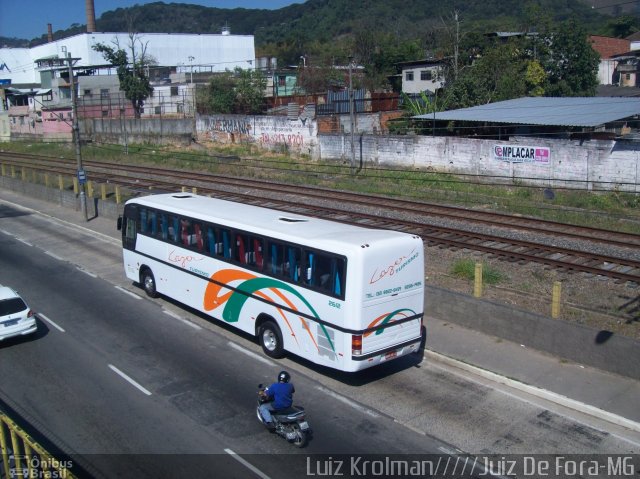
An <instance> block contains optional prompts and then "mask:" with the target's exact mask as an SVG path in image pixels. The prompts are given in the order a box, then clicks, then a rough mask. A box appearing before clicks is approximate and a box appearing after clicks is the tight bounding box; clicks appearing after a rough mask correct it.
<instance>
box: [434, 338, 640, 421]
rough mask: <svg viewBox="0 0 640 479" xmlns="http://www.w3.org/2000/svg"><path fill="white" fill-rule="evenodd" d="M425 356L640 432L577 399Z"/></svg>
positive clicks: (444, 358) (436, 356) (439, 356)
mask: <svg viewBox="0 0 640 479" xmlns="http://www.w3.org/2000/svg"><path fill="white" fill-rule="evenodd" d="M424 355H425V356H427V357H429V358H431V359H433V360H434V361H439V362H441V363H444V364H447V365H448V366H452V367H454V368H457V369H462V370H463V371H467V372H470V373H472V374H476V375H478V376H481V377H483V378H485V379H488V380H490V381H494V382H497V383H499V384H504V385H505V386H508V387H511V388H514V389H518V390H519V391H522V392H525V393H527V394H531V395H533V396H536V397H539V398H542V399H545V400H547V401H551V402H553V403H556V404H559V405H561V406H564V407H567V408H569V409H573V410H575V411H578V412H581V413H583V414H588V415H590V416H593V417H595V418H598V419H602V420H605V421H607V422H610V423H612V424H616V425H618V426H622V427H626V428H627V429H630V430H632V431H636V432H640V423H638V422H635V421H632V420H631V419H627V418H625V417H622V416H618V415H617V414H613V413H610V412H608V411H605V410H603V409H600V408H597V407H595V406H591V405H589V404H585V403H583V402H580V401H576V400H575V399H571V398H568V397H566V396H563V395H561V394H557V393H554V392H552V391H547V390H546V389H542V388H539V387H536V386H531V385H529V384H525V383H522V382H520V381H517V380H515V379H511V378H507V377H505V376H501V375H499V374H497V373H494V372H492V371H489V370H486V369H482V368H479V367H477V366H473V365H471V364H468V363H465V362H463V361H460V360H457V359H454V358H451V357H449V356H445V355H444V354H440V353H437V352H435V351H431V350H429V349H425V350H424Z"/></svg>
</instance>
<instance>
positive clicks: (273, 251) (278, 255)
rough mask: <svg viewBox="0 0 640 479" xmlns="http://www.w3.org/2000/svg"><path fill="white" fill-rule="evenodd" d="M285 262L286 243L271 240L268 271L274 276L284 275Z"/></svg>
mask: <svg viewBox="0 0 640 479" xmlns="http://www.w3.org/2000/svg"><path fill="white" fill-rule="evenodd" d="M284 262H285V257H284V245H281V244H279V243H275V242H273V241H269V248H268V255H267V273H269V274H272V275H273V276H282V275H283V265H284Z"/></svg>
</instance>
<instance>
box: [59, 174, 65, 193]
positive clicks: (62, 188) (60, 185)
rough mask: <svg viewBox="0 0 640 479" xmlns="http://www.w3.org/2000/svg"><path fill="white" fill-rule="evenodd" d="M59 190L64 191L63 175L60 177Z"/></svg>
mask: <svg viewBox="0 0 640 479" xmlns="http://www.w3.org/2000/svg"><path fill="white" fill-rule="evenodd" d="M58 188H59V189H60V191H62V190H64V181H63V180H62V175H58Z"/></svg>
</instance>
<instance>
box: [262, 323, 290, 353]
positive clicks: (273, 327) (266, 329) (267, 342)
mask: <svg viewBox="0 0 640 479" xmlns="http://www.w3.org/2000/svg"><path fill="white" fill-rule="evenodd" d="M258 339H259V340H260V345H261V346H262V350H263V351H264V353H265V354H266V355H267V356H269V357H270V358H276V359H277V358H281V357H282V356H283V353H284V347H283V344H282V333H281V332H280V328H279V327H278V325H277V324H275V323H273V322H272V321H267V322H266V323H264V324H262V326H260V331H259V332H258Z"/></svg>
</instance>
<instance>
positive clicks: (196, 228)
mask: <svg viewBox="0 0 640 479" xmlns="http://www.w3.org/2000/svg"><path fill="white" fill-rule="evenodd" d="M193 246H195V247H196V249H197V250H198V251H202V250H203V249H204V240H203V238H202V224H201V223H199V222H195V223H193Z"/></svg>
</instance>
